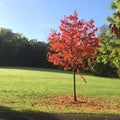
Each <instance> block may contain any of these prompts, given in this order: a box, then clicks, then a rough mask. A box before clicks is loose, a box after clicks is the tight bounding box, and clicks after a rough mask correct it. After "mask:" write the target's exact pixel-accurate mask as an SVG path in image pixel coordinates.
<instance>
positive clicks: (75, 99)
mask: <svg viewBox="0 0 120 120" xmlns="http://www.w3.org/2000/svg"><path fill="white" fill-rule="evenodd" d="M73 82H74V101H75V102H76V101H77V97H76V80H75V69H73Z"/></svg>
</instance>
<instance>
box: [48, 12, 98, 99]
mask: <svg viewBox="0 0 120 120" xmlns="http://www.w3.org/2000/svg"><path fill="white" fill-rule="evenodd" d="M93 23H94V20H92V19H91V20H90V21H89V22H85V21H84V20H78V14H77V12H76V11H75V12H74V15H70V16H68V17H66V16H65V18H64V20H61V25H60V27H59V28H60V32H57V31H55V30H52V31H51V33H50V35H49V38H48V40H49V42H50V44H49V45H50V52H48V61H50V62H52V63H53V64H54V65H60V66H63V67H64V70H73V78H74V101H77V98H76V80H75V72H77V73H78V74H79V75H80V77H81V78H82V80H84V82H86V80H85V78H84V77H83V76H82V75H81V74H80V70H81V68H82V69H88V67H87V66H86V64H85V60H86V59H92V58H93V54H94V53H95V51H96V50H97V49H98V47H99V42H100V40H99V39H98V38H97V37H96V35H95V32H96V31H97V28H96V27H95V26H94V25H93Z"/></svg>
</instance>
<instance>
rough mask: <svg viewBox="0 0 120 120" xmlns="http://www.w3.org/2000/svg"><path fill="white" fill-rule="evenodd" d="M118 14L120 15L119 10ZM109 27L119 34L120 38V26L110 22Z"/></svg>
mask: <svg viewBox="0 0 120 120" xmlns="http://www.w3.org/2000/svg"><path fill="white" fill-rule="evenodd" d="M116 15H117V16H118V17H120V12H117V13H116ZM109 28H110V29H111V30H112V32H113V33H115V34H116V35H117V37H118V38H120V28H117V26H116V25H115V24H110V25H109Z"/></svg>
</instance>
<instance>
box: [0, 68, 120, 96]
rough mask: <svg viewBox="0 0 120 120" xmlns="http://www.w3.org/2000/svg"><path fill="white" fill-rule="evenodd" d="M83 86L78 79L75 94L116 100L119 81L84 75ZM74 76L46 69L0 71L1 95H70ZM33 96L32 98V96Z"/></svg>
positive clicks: (119, 90)
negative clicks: (13, 93)
mask: <svg viewBox="0 0 120 120" xmlns="http://www.w3.org/2000/svg"><path fill="white" fill-rule="evenodd" d="M84 77H85V78H86V80H87V81H88V82H87V84H85V83H84V82H83V81H82V80H81V79H80V78H79V76H78V75H76V81H77V94H78V95H83V96H93V97H118V96H119V95H120V89H119V87H120V79H119V78H105V77H96V76H92V75H84ZM72 78H73V76H72V73H70V72H61V71H54V70H49V69H38V68H30V69H29V68H28V69H27V68H26V69H25V68H23V69H19V68H16V69H12V68H11V69H10V68H9V69H7V68H1V69H0V92H3V93H4V92H11V93H12V92H16V93H18V94H20V95H23V94H26V95H31V94H32V95H61V94H62V95H66V94H67V95H71V94H72V93H73V79H72ZM33 93H34V94H33Z"/></svg>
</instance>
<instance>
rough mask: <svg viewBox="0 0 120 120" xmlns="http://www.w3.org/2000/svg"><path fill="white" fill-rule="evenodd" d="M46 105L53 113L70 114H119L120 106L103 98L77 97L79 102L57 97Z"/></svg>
mask: <svg viewBox="0 0 120 120" xmlns="http://www.w3.org/2000/svg"><path fill="white" fill-rule="evenodd" d="M45 104H46V105H50V106H51V109H53V110H52V112H57V111H58V112H61V113H62V112H63V113H64V112H66V113H67V112H68V113H116V114H117V113H119V112H120V104H119V102H118V103H114V102H113V101H109V100H103V99H101V98H88V97H83V96H78V97H77V102H74V101H73V96H56V97H54V96H53V97H50V98H49V100H47V99H46V100H45Z"/></svg>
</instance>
